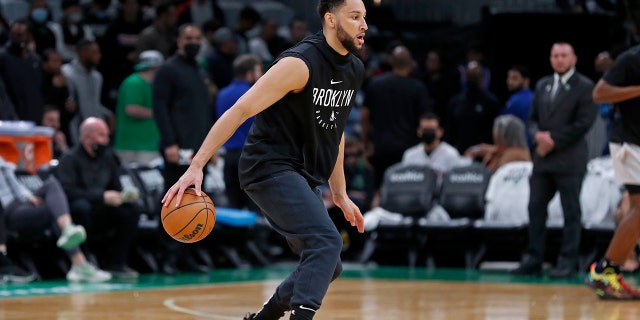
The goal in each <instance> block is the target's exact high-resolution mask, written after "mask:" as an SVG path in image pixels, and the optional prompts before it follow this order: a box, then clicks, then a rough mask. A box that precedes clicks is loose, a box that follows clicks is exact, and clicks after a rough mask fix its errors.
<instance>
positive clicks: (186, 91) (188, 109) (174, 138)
mask: <svg viewBox="0 0 640 320" xmlns="http://www.w3.org/2000/svg"><path fill="white" fill-rule="evenodd" d="M201 43H202V33H201V32H200V29H199V28H198V27H196V26H195V25H191V24H187V25H183V26H181V27H180V30H179V35H178V41H177V45H178V52H177V53H176V54H175V55H174V56H172V57H171V58H169V59H168V60H167V61H166V62H165V63H164V64H163V65H162V66H161V67H160V69H158V72H157V73H156V76H155V78H154V80H153V92H152V98H151V101H152V105H153V116H154V118H155V121H156V124H157V127H158V130H159V132H160V150H159V151H160V154H161V155H162V157H163V158H164V168H163V171H162V175H163V177H164V183H165V188H166V189H168V188H169V187H170V186H172V185H173V184H174V183H176V182H177V181H178V179H179V178H180V176H181V175H182V174H183V173H184V172H185V171H186V170H187V168H188V167H189V162H190V155H191V154H193V153H195V151H196V150H198V147H199V146H200V141H202V140H203V139H204V137H205V136H206V135H207V132H209V129H210V128H211V125H212V124H213V123H214V109H215V108H213V107H212V103H213V99H212V97H211V96H210V95H209V89H208V87H207V83H206V78H205V76H206V73H205V72H204V71H203V70H202V69H201V68H200V66H199V65H198V63H197V61H196V56H197V55H198V51H199V50H200V45H201ZM168 243H169V244H170V245H173V246H176V247H172V248H170V249H175V250H178V249H177V246H178V245H179V244H178V243H177V242H175V241H169V242H168ZM182 251H184V250H182ZM176 259H177V255H175V254H173V253H172V254H170V255H169V257H168V258H167V259H165V260H164V262H165V263H166V265H165V266H164V267H163V271H164V272H165V273H168V274H171V273H175V272H177V269H176V266H175V263H176V262H177V261H176ZM180 260H183V259H180ZM194 266H196V267H195V270H190V271H198V272H208V268H206V267H205V266H197V264H195V263H188V264H186V267H189V268H194Z"/></svg>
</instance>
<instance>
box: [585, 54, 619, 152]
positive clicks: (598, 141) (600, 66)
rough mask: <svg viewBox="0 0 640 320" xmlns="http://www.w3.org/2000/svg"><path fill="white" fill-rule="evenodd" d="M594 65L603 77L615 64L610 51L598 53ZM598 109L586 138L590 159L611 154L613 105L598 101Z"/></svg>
mask: <svg viewBox="0 0 640 320" xmlns="http://www.w3.org/2000/svg"><path fill="white" fill-rule="evenodd" d="M593 66H594V69H595V70H596V74H597V75H598V79H599V78H601V77H602V75H604V73H605V72H607V70H609V69H610V68H611V67H612V66H613V59H612V58H611V55H610V54H609V52H607V51H603V52H600V53H598V55H597V56H596V58H595V59H594V61H593ZM598 111H599V112H598V115H597V116H596V120H595V121H594V122H593V126H591V129H589V132H587V135H586V138H585V139H586V140H587V146H588V147H589V159H593V158H596V157H599V156H602V155H608V154H609V131H610V130H611V119H612V114H613V105H612V104H611V103H609V102H600V103H598Z"/></svg>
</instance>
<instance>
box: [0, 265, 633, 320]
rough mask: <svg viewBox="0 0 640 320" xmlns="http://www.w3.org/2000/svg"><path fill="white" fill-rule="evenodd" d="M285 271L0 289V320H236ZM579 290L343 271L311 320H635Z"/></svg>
mask: <svg viewBox="0 0 640 320" xmlns="http://www.w3.org/2000/svg"><path fill="white" fill-rule="evenodd" d="M286 271H287V270H284V269H261V270H256V271H246V270H245V271H229V270H226V271H214V272H212V274H211V275H207V276H193V275H192V276H180V277H162V276H155V275H152V276H149V275H145V276H143V277H142V278H141V279H140V281H139V282H138V283H133V284H132V283H129V284H127V283H117V282H111V283H108V284H101V285H79V286H70V285H68V284H66V283H65V282H48V283H43V282H41V283H36V284H31V285H30V286H28V287H20V286H17V287H16V286H5V287H2V286H0V296H1V295H4V296H7V295H8V296H11V297H9V298H4V299H0V319H11V320H27V319H28V320H32V319H54V320H81V319H83V320H84V319H107V320H109V319H114V320H116V319H117V320H121V319H158V320H174V319H175V320H178V319H185V320H186V319H219V320H227V319H229V320H230V319H241V318H242V315H243V314H244V313H245V312H247V311H255V309H256V308H258V307H259V306H260V305H261V304H262V302H263V301H264V300H266V299H267V298H268V297H269V296H270V294H271V293H272V290H273V289H274V288H275V286H276V285H277V283H278V281H277V280H274V278H277V279H281V278H282V276H283V275H284V274H286ZM632 280H637V279H632ZM580 282H581V278H578V277H577V278H576V279H573V280H571V281H565V282H562V283H553V282H550V281H549V280H548V279H541V280H540V279H528V278H512V277H510V276H508V275H505V274H501V273H482V272H476V271H471V272H470V271H464V270H444V271H443V270H437V271H433V270H427V269H414V270H410V269H404V268H377V269H375V270H352V271H347V272H345V276H344V277H342V278H340V279H339V280H337V281H336V282H335V283H334V284H333V285H332V286H331V288H330V289H329V293H328V295H327V297H326V299H325V301H324V305H323V307H322V309H321V310H320V311H319V312H318V314H317V316H316V318H315V319H319V320H325V319H326V320H330V319H332V320H333V319H335V320H343V319H344V320H347V319H367V320H389V319H412V320H413V319H425V320H426V319H443V320H444V319H446V320H457V319H487V320H489V319H491V320H493V319H498V320H502V319H504V320H507V319H509V320H520V319H522V320H524V319H528V320H529V319H562V320H569V319H570V320H576V319H578V320H586V319H606V320H623V319H640V301H638V302H614V301H600V300H598V299H596V298H595V296H594V295H593V293H592V292H591V291H590V290H588V289H587V288H586V287H584V286H582V285H580ZM3 288H4V290H3ZM105 291H106V292H105ZM34 295H35V296H34Z"/></svg>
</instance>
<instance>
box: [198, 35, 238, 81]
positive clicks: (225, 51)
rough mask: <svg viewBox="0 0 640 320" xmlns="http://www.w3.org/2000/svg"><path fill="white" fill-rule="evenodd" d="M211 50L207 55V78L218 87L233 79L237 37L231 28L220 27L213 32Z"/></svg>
mask: <svg viewBox="0 0 640 320" xmlns="http://www.w3.org/2000/svg"><path fill="white" fill-rule="evenodd" d="M213 46H214V50H213V52H212V53H211V54H210V55H209V56H207V58H206V59H207V68H208V69H209V70H208V73H209V78H210V79H211V81H213V83H214V84H215V85H216V87H218V88H219V89H222V88H224V87H226V86H228V85H229V84H230V83H231V80H233V77H234V76H233V61H234V60H235V59H236V57H237V56H238V37H237V36H236V35H235V34H234V33H233V31H231V29H229V28H226V27H222V28H220V29H218V30H216V32H215V33H214V34H213Z"/></svg>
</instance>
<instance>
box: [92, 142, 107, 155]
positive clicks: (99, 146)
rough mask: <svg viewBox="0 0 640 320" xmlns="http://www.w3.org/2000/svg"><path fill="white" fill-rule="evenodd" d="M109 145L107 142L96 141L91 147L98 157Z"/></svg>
mask: <svg viewBox="0 0 640 320" xmlns="http://www.w3.org/2000/svg"><path fill="white" fill-rule="evenodd" d="M108 147H109V146H107V145H106V144H99V143H94V144H93V145H91V149H92V150H93V153H95V154H96V157H99V156H101V155H103V154H104V152H105V151H106V150H107V148H108Z"/></svg>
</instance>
